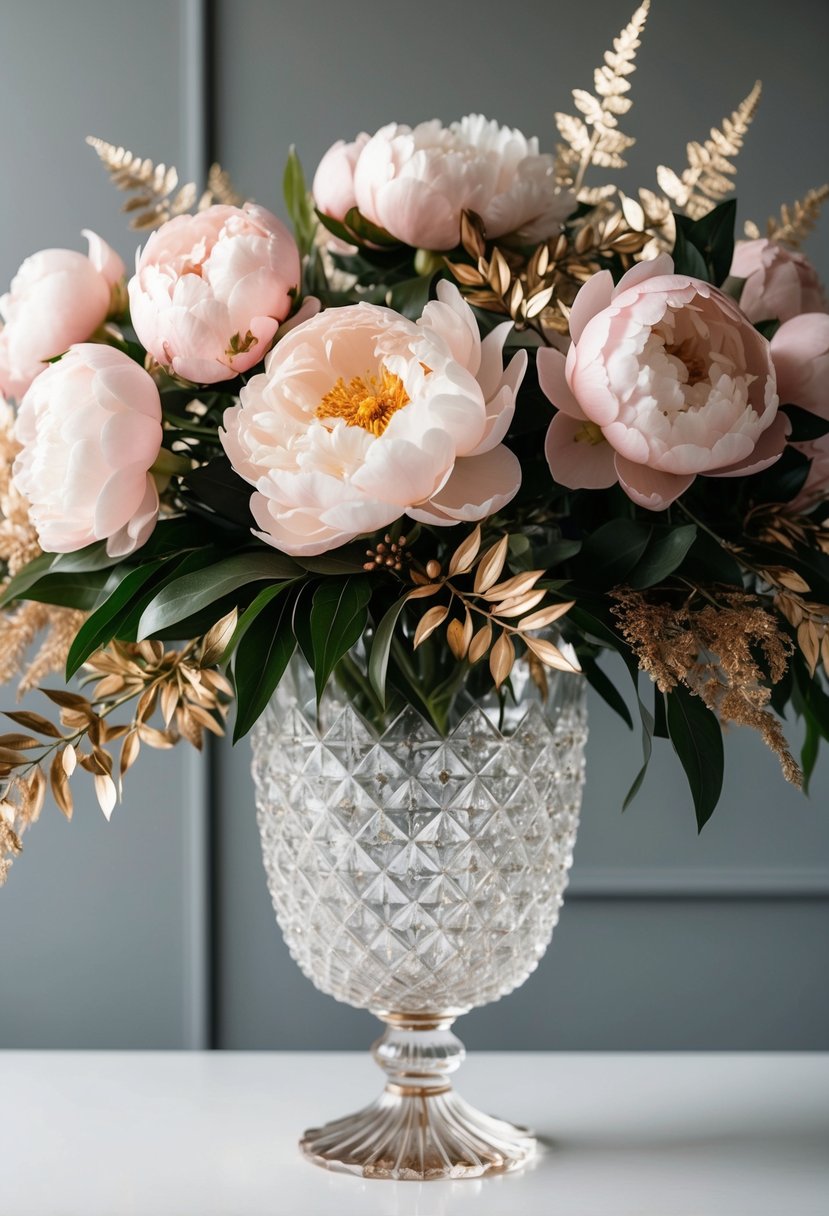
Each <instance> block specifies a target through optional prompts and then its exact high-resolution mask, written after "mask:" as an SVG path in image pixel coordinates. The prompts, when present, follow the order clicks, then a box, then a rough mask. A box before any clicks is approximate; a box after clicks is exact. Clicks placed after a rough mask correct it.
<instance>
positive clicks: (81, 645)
mask: <svg viewBox="0 0 829 1216" xmlns="http://www.w3.org/2000/svg"><path fill="white" fill-rule="evenodd" d="M163 564H164V559H163V558H157V559H156V560H155V561H154V562H148V563H147V564H146V565H144V566H138V567H137V569H134V570H126V571H125V573H124V575H123V577H122V578H121V579H120V581H119V583H118V585H117V586H116V588H115V590H114V591H113V592H112V594H111V595H109V596H107V598H106V599H105V600H104V602H103V603H102V604H100V605H99V606H98V607H96V609H95V611H94V612H93V613H92V615H91V616H90V617H89V618H88V619H87V620H86V621H84V623H83V625H81V627H80V629H79V630H78V632H77V634H76V635H75V639H74V641H73V642H72V645H71V646H70V648H69V654H68V656H67V659H66V678H67V680H70V679H71V678H72V676H73V675H74V674H75V672H76V671H77V670H78V668H79V667H80V666H81V664H83V663H85V662H86V660H87V659H88V658H89V656H90V655H91V654H94V653H95V651H96V650H100V649H101V647H102V646H106V644H107V642H111V641H112V639H113V638H114V637H115V635H116V633H117V632H118V621H119V618H120V617H121V616H123V615H124V609H125V608H126V609H127V611H129V610H130V609H131V607H132V603H133V599H134V597H135V595H136V593H137V592H138V591H140V589H141V588H142V587H143V586H144V584H145V583H147V582H149V580H150V579H151V578H152V577H153V575H154V574H155V573H156V571H157V570H158V569H159V568H160V567H161V566H162V565H163Z"/></svg>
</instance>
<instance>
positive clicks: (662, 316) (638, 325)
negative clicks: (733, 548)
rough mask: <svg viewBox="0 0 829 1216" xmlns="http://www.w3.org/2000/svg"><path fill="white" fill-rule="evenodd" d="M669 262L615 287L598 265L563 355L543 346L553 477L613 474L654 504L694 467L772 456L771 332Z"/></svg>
mask: <svg viewBox="0 0 829 1216" xmlns="http://www.w3.org/2000/svg"><path fill="white" fill-rule="evenodd" d="M672 271H673V262H672V261H671V259H670V258H669V257H668V256H667V255H666V254H663V255H661V256H660V257H658V258H656V259H655V260H654V261H652V262H640V263H639V265H637V266H635V267H634V268H633V269H632V270H629V271H628V272H627V274H625V275H624V276H623V277H622V279H621V281H620V282H619V284H618V286H616V287H614V286H613V280H612V278H611V275H610V272H609V271H607V270H604V271H600V272H599V273H598V274H596V275H594V276H593V278H592V279H590V280H589V281H588V282H587V283H585V285H584V287H582V289H581V290H580V291H579V294H578V295H577V296H576V299H575V301H574V303H573V308H572V312H571V315H570V334H571V337H572V339H573V341H572V345H571V346H570V349H569V351H568V353H567V357H566V359H565V356H564V355H563V354H561V353H560V352H559V351H555V350H542V351H540V352H539V355H538V373H539V381H540V384H541V387H542V389H543V391H544V393H545V394H546V395H547V397H548V398H549V399H550V401H551V402H552V403H553V405H555V406H556V407H557V410H558V413H557V414H556V416H555V417H554V419H553V421H552V422H551V424H550V428H549V431H548V433H547V441H546V454H547V460H548V463H549V465H550V470H551V472H552V474H553V477H554V478H555V479H556V481H558V482H559V483H560V484H561V485H564V486H568V487H571V488H573V489H578V488H584V489H601V488H606V487H608V486H611V485H613V484H614V483H615V482H616V481H618V482H619V483H620V484H621V486H622V488H623V489H624V491H625V492H626V494H627V495H628V497H630V498H631V499H633V501H634V502H636V503H638V504H639V505H640V506H642V507H646V508H648V509H649V510H653V511H659V510H662V509H663V508H664V507H666V506H667V505H668V504H669V503H671V502H673V501H674V499H675V498H677V497H678V496H679V495H680V494H682V493H683V491H685V490H686V489H687V488H688V487H689V486H690V485H691V483H692V482H693V480H694V478H695V477H696V475H697V474H698V473H705V474H708V475H709V476H720V477H728V476H736V475H738V474H745V473H751V472H757V471H759V470H760V469H763V468H766V467H767V466H768V465H770V464H773V463H774V461H775V460H777V459H778V457H779V456H780V454H781V452H782V450H783V447H784V446H785V439H786V428H787V420H786V418H785V417H784V416H783V415H782V414H780V415H778V413H777V404H778V398H777V392H776V383H775V374H774V368H773V366H772V362H771V355H770V349H769V344H768V342H767V341H766V340H765V338H763V337H762V336H761V335H760V334H759V333H758V332H757V331H756V330H755V329H754V328H753V327H752V326H751V325H750V324H749V322H748V321H747V320H746V318H745V316H744V314H743V313H742V312H741V311H740V309H739V308H738V307H737V305H736V304H735V303H734V301H733V300H731V299H730V298H729V297H728V296H726V295H724V294H723V293H722V292H720V291H718V290H717V289H716V288H715V287H712V286H710V285H709V284H708V283H703V282H701V281H699V280H698V279H692V278H689V277H688V276H687V275H677V274H673V273H671V272H672Z"/></svg>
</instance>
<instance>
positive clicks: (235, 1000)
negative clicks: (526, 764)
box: [0, 0, 829, 1049]
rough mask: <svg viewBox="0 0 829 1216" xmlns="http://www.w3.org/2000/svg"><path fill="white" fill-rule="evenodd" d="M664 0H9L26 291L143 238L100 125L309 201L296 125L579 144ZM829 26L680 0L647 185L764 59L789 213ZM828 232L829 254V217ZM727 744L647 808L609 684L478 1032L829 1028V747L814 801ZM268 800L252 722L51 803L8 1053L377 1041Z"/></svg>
mask: <svg viewBox="0 0 829 1216" xmlns="http://www.w3.org/2000/svg"><path fill="white" fill-rule="evenodd" d="M633 6H634V5H633V0H594V3H593V4H591V5H578V4H573V3H567V4H565V3H562V2H558V0H556V2H551V0H546V2H544V3H541V2H538V3H536V2H534V0H533V2H524V3H517V4H513V5H511V6H509V8H508V9H507V8H506V7H505V6H503V5H501V4H498V3H497V2H496V0H478V2H476V3H472V2H471V0H464V2H463V3H456V4H455V5H451V6H450V5H446V4H445V3H440V4H438V3H436V2H435V0H425V2H424V0H421V3H420V4H419V5H418V6H417V8H413V7H412V6H409V5H402V4H397V5H390V4H388V3H381V2H379V0H352V3H351V4H350V5H348V6H343V5H341V4H334V3H333V2H331V3H329V2H323V0H305V3H303V4H302V5H298V4H296V3H291V4H289V3H287V2H286V3H281V2H279V3H277V2H272V3H271V2H265V0H215V2H214V3H213V4H212V5H208V4H207V3H204V2H199V0H143V2H142V3H141V4H140V5H136V4H134V3H128V2H127V0H25V2H24V0H2V2H0V81H2V85H0V88H2V90H3V93H2V96H3V102H4V105H3V110H4V115H5V117H6V119H7V121H5V122H4V123H3V124H0V163H1V164H2V166H3V178H4V186H3V204H2V207H3V211H2V215H3V223H2V225H0V284H5V283H7V282H8V281H9V279H10V277H11V275H12V274H13V272H14V270H15V268H16V266H17V265H18V264H19V262H20V261H21V259H22V257H23V256H24V255H25V254H26V253H29V252H32V251H33V250H35V249H38V248H43V247H45V246H47V245H66V246H68V247H76V248H81V239H80V235H79V233H80V229H81V228H82V227H85V226H90V227H93V228H95V229H97V231H99V232H100V233H101V234H102V235H104V236H105V237H106V238H107V239H108V240H110V241H111V242H112V243H113V244H114V245H116V247H117V248H119V250H120V251H121V253H122V255H123V256H124V258H125V260H126V261H127V262H128V263H129V262H130V261H131V259H132V257H133V251H134V247H135V243H136V242H135V240H134V239H133V236H132V235H131V234H130V233H129V232H128V231H127V230H126V228H125V225H124V223H123V222H122V220H121V218H120V217H119V215H118V206H119V200H118V197H117V195H116V194H115V193H114V192H113V191H112V189H111V188H110V186H109V185H108V183H107V182H106V179H105V177H104V174H103V173H102V171H101V170H100V169H99V167H98V165H97V164H96V162H95V158H94V156H93V154H92V153H91V152H89V151H88V150H87V149H85V148H84V146H83V137H84V136H85V135H86V134H89V133H93V134H99V135H101V136H103V137H104V138H107V139H110V140H112V141H113V142H116V143H123V144H125V145H126V146H128V147H130V148H132V149H133V150H134V151H136V152H141V153H142V154H144V155H148V156H150V157H152V158H153V159H155V160H157V161H160V160H164V161H166V162H167V163H175V164H177V165H178V166H179V168H180V169H181V171H182V175H183V176H184V175H188V176H191V175H196V176H198V175H200V174H201V173H202V172H203V168H204V157H205V153H206V150H207V149H208V146H209V145H210V144H212V149H211V151H212V153H213V154H214V155H215V156H216V157H217V158H218V159H219V160H220V161H221V162H222V164H223V165H225V167H226V168H228V169H229V170H230V172H231V174H232V175H233V177H234V179H235V181H236V182H237V184H238V186H239V187H240V189H242V190H243V191H244V192H245V193H248V194H250V195H252V196H254V197H256V198H257V199H258V200H259V201H260V202H262V203H263V204H264V205H266V206H270V207H272V208H273V209H274V210H280V209H281V203H280V188H279V183H280V178H281V172H282V165H283V163H284V158H285V154H286V151H287V148H288V145H289V144H290V143H296V145H297V147H298V149H299V151H300V154H301V156H302V158H303V161H304V163H305V166H306V169H307V171H308V174H309V177H310V175H311V173H312V172H313V168H314V166H315V164H316V163H317V161H318V159H319V157H320V156H321V155H322V153H323V152H324V151H325V149H326V148H327V147H328V146H329V144H330V143H332V142H333V141H334V140H335V139H337V138H340V137H344V138H350V137H352V136H353V135H354V134H355V133H356V132H357V131H358V130H360V129H367V130H369V131H371V130H374V129H376V128H377V127H378V126H379V125H381V124H382V123H383V122H386V121H389V120H391V119H397V120H399V121H408V122H416V121H418V120H419V119H421V118H428V117H432V116H434V115H440V116H441V117H443V118H444V119H445V120H447V121H448V120H449V119H450V118H453V117H456V116H458V115H460V114H463V113H466V112H468V111H470V110H474V109H479V110H482V111H483V112H485V113H487V114H488V115H490V116H493V117H497V118H498V119H499V120H500V121H502V122H508V123H510V124H513V125H517V126H520V127H521V128H522V129H524V130H525V131H527V132H528V133H537V134H538V135H539V136H540V137H541V140H542V143H543V144H547V145H548V146H549V145H550V144H551V143H552V142H553V134H552V114H553V111H554V110H556V109H566V108H568V107H569V90H570V88H572V87H574V86H586V87H589V85H590V81H591V74H592V69H593V67H594V66H595V64H596V63H597V62H598V61H599V58H600V56H601V53H602V52H603V51H604V49H605V48H606V47H607V46H608V45H609V43H610V40H611V38H612V37H613V36H614V35H615V34H616V32H617V31H618V30H619V28H620V27H621V26H622V25H623V24H624V23H625V22H626V21H627V20H628V18H629V16H630V12H631V10H632V8H633ZM827 35H829V10H827V8H826V6H825V4H823V3H822V2H821V0H790V2H789V3H788V4H787V5H786V6H785V8H784V7H783V6H781V5H780V4H779V3H776V2H769V0H761V2H755V3H747V2H745V0H741V2H740V3H731V4H729V5H722V4H721V3H718V2H717V0H695V3H694V5H693V6H688V5H686V4H684V3H682V2H680V0H656V3H655V4H654V8H653V11H652V13H651V17H650V20H649V25H648V28H647V30H646V32H645V42H644V45H643V47H642V50H641V51H640V55H639V65H640V66H639V70H638V71H637V73H636V75H635V76H634V78H633V88H634V92H633V95H634V99H635V104H634V108H633V111H632V113H631V115H630V117H629V119H628V122H627V128H628V129H629V130H630V131H631V133H633V134H636V135H637V136H638V139H639V143H638V144H637V145H636V146H635V147H634V148H633V149H632V151H631V154H630V162H631V165H630V169H629V170H628V172H627V173H626V174H625V175H624V177H623V179H622V180H623V184H624V183H625V182H627V184H628V186H629V187H633V186H634V185H635V184H645V185H653V184H654V175H653V171H654V168H655V165H656V164H657V163H658V162H659V161H662V162H664V163H667V164H669V165H671V166H672V167H674V168H676V169H678V170H679V169H681V168H682V166H683V164H684V145H685V142H686V141H687V140H688V139H691V138H701V137H704V136H705V134H706V133H707V129H708V127H709V126H710V125H711V124H712V123H715V122H718V121H719V119H720V118H721V117H722V115H723V114H725V113H727V112H729V111H730V110H731V109H732V108H733V107H734V106H735V105H736V104H737V102H738V101H739V100H740V98H741V97H743V96H744V95H745V94H746V93H747V92H748V90H749V88H750V87H751V84H752V83H753V81H754V79H755V78H756V77H757V76H759V77H761V78H762V79H763V81H764V84H765V95H764V99H763V102H762V106H761V110H760V113H759V115H758V118H757V120H756V122H755V125H754V128H753V130H752V132H751V134H750V136H749V141H748V144H747V146H746V148H745V150H744V152H743V153H742V155H741V158H740V161H739V164H740V173H739V175H738V193H739V195H740V197H741V199H742V200H743V207H742V214H743V217H746V216H750V217H751V218H754V219H756V220H758V221H759V222H760V223H762V222H763V221H764V220H765V217H766V216H767V215H768V214H769V213H771V212H774V211H776V210H777V208H778V207H779V204H780V203H781V202H782V201H785V200H791V199H793V198H796V197H799V196H801V195H802V194H803V193H804V192H805V190H806V189H808V188H809V187H810V186H812V185H815V184H818V183H819V182H820V181H822V180H824V179H825V178H826V176H827V157H826V150H827V149H826V137H825V115H826V112H827V102H829V78H827V73H826V70H825V48H826V45H827ZM206 45H207V46H208V47H212V53H213V64H214V70H213V71H211V72H208V73H205V71H204V63H205V58H204V53H203V52H204V51H205V46H206ZM810 252H811V254H812V256H813V258H814V260H815V261H816V262H817V263H818V265H819V266H821V267H822V269H823V271H824V276H826V274H827V267H828V266H829V256H828V255H829V218H827V219H824V221H823V224H822V226H821V228H820V229H819V232H818V234H816V236H815V237H814V238H813V240H812V242H811V245H810ZM0 644H2V643H1V642H0ZM12 699H13V694H12V690H10V689H8V690H5V696H4V697H3V701H2V703H3V704H7V703H10V702H11V700H12ZM792 733H793V734H795V733H796V732H794V731H792ZM727 759H728V770H727V781H726V789H725V793H724V796H723V801H722V804H721V806H720V808H719V810H718V812H717V814H716V816H715V817H714V819H713V821H712V822H711V823H710V824H709V825H708V827H707V828H706V830H705V832H704V833H703V835H702V837H697V834H696V831H695V827H694V821H693V814H692V811H691V808H690V804H689V799H688V796H687V794H686V792H685V789H684V784H683V780H682V777H681V774H680V773H679V770H678V767H677V765H676V763H675V762H674V760H673V758H672V756H671V754H670V753H669V751H667V750H665V749H664V748H660V750H659V751H658V752H657V755H656V758H655V762H654V764H653V766H652V770H651V773H650V776H649V778H648V780H647V782H646V785H645V787H644V790H643V792H642V794H641V795H640V798H639V799H638V801H637V802H636V804H635V805H634V806H633V807H632V808H631V809H630V810H629V811H628V812H627V813H626V814H625V815H624V817H623V816H622V815H621V814H620V812H619V804H620V790H623V789H625V788H626V787H627V785H628V783H629V781H630V779H631V777H632V775H633V773H634V772H635V770H636V768H637V767H638V740H637V739H636V738H635V737H634V736H630V735H629V734H628V732H627V731H626V729H625V728H624V727H623V726H622V724H621V723H620V722H618V720H616V719H615V718H613V716H612V715H611V714H610V712H609V711H608V710H606V709H605V707H604V706H603V705H602V704H601V703H593V704H592V705H591V738H590V743H589V751H588V784H587V789H586V794H585V805H584V820H583V828H582V832H581V837H580V841H579V846H578V849H577V854H576V865H575V868H574V871H573V881H572V886H571V890H570V894H569V896H568V901H567V906H566V908H565V911H564V915H563V918H562V921H561V924H560V925H559V927H558V929H557V930H556V936H555V939H554V942H553V945H552V947H551V949H550V951H549V952H548V955H547V957H546V958H545V959H544V961H543V962H542V964H541V966H540V967H539V969H538V971H537V972H536V973H535V975H534V976H533V977H532V978H531V979H530V980H529V981H528V982H527V983H526V984H525V985H524V987H523V988H521V989H520V990H519V991H518V992H516V993H514V994H513V995H512V996H510V997H509V998H507V999H506V1000H504V1001H501V1002H499V1003H497V1004H495V1005H492V1006H489V1007H488V1008H485V1009H482V1010H478V1011H475V1012H473V1013H472V1014H470V1015H469V1016H468V1017H467V1018H465V1019H464V1020H463V1024H462V1026H461V1034H462V1036H463V1037H464V1039H465V1041H466V1042H467V1044H468V1045H469V1046H474V1047H482V1048H501V1047H503V1048H510V1047H520V1048H571V1049H581V1048H584V1049H702V1048H722V1049H787V1048H800V1049H816V1048H826V1047H827V1046H829V976H827V970H826V966H825V957H826V941H827V929H829V763H827V757H826V756H825V755H824V756H823V761H824V764H823V768H822V771H821V772H820V773H819V774H818V776H817V778H816V779H815V780H814V782H813V785H812V793H811V797H810V799H808V800H806V799H804V798H802V797H801V796H800V795H798V794H797V793H796V791H794V790H792V789H791V788H790V787H788V786H786V785H785V784H784V783H783V781H782V779H781V778H780V776H779V773H778V771H777V767H776V762H775V761H774V759H773V758H772V757H770V756H769V755H768V754H766V753H765V751H764V750H763V748H762V746H761V745H760V744H759V743H758V741H757V740H756V739H754V738H753V737H752V736H750V735H748V734H747V733H746V732H743V731H736V732H734V733H733V735H732V736H731V737H730V739H729V741H728V752H727ZM76 785H77V791H78V793H80V791H81V790H82V789H83V786H82V785H80V783H76ZM252 797H253V795H252V786H251V782H250V778H249V775H248V750H247V746H246V745H245V744H242V745H240V746H239V747H238V748H237V749H235V750H232V749H231V748H230V747H229V746H226V745H221V746H220V747H218V748H216V749H215V750H214V752H213V755H212V757H211V760H210V762H209V763H208V762H206V761H204V760H203V759H201V758H199V757H195V756H193V755H190V754H188V753H186V752H185V751H184V749H183V748H180V749H178V750H177V751H175V752H172V753H159V754H156V755H149V756H146V757H142V763H141V764H140V765H139V767H138V768H137V769H136V770H134V771H133V773H132V774H131V780H130V781H128V783H127V786H126V791H125V800H124V803H123V805H122V806H121V807H119V808H118V809H117V810H116V812H115V814H114V816H113V819H112V822H111V823H110V824H109V825H108V824H106V822H105V821H104V819H103V817H102V816H101V814H100V811H98V809H97V806H96V805H95V803H94V800H93V799H92V798H90V797H78V806H77V810H76V815H75V819H74V822H73V823H72V824H71V825H67V824H66V823H65V822H64V821H63V818H62V817H61V815H60V814H59V812H58V811H57V810H56V809H55V808H54V807H53V806H52V805H50V804H47V806H46V808H45V810H44V812H43V816H42V819H41V822H40V823H39V824H38V825H37V826H36V827H35V828H34V829H33V830H32V831H31V833H30V834H29V836H28V837H27V840H26V849H25V853H24V856H23V857H22V858H20V859H19V861H18V862H17V863H16V865H15V867H14V869H13V870H12V873H11V876H10V879H9V882H8V884H7V886H6V887H5V888H4V889H3V890H2V892H0V926H2V932H0V1047H98V1046H100V1047H186V1046H205V1045H213V1046H218V1047H227V1048H245V1047H254V1048H256V1047H272V1048H318V1047H321V1048H327V1047H331V1048H342V1047H364V1046H365V1045H366V1044H367V1042H368V1041H369V1040H370V1039H371V1037H372V1035H373V1033H374V1028H373V1024H372V1019H371V1018H370V1017H369V1016H368V1015H367V1014H363V1013H361V1012H359V1011H356V1010H351V1009H348V1008H346V1007H345V1006H338V1005H336V1004H335V1003H334V1002H333V1001H332V1000H331V999H330V998H328V997H323V996H321V995H320V994H319V993H317V992H316V990H315V989H314V988H313V987H312V985H311V984H310V983H309V982H308V981H307V980H305V979H304V978H303V977H302V976H301V975H300V973H299V971H298V970H297V968H296V967H295V966H294V964H293V963H292V962H291V960H290V958H289V957H288V955H287V951H286V949H285V947H284V945H283V944H282V942H281V939H280V937H279V933H278V931H277V928H276V925H275V923H274V920H273V914H272V911H271V908H270V901H269V898H268V895H267V891H266V888H265V882H264V876H263V874H262V870H261V862H260V860H259V854H258V840H257V837H256V827H255V821H254V815H253V808H252Z"/></svg>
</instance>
